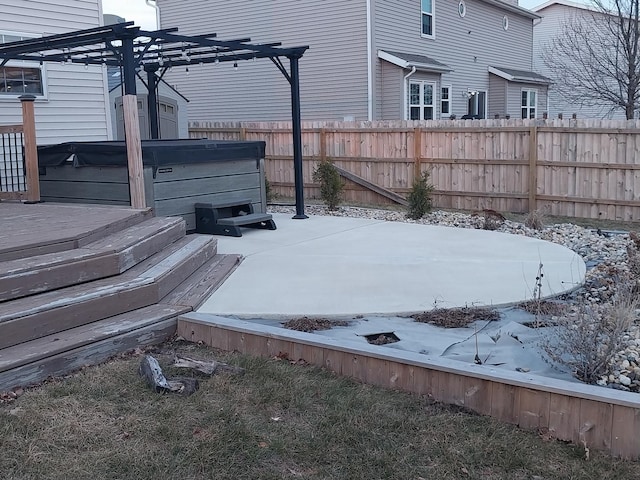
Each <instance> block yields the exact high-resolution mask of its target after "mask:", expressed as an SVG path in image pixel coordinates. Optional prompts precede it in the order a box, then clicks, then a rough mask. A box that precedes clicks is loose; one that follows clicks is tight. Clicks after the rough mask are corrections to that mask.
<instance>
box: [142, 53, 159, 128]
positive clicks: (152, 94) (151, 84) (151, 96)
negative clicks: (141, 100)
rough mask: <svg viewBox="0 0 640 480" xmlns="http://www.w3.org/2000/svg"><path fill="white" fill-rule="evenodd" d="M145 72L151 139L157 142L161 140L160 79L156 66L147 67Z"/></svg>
mask: <svg viewBox="0 0 640 480" xmlns="http://www.w3.org/2000/svg"><path fill="white" fill-rule="evenodd" d="M144 70H145V71H146V72H147V90H148V95H147V103H148V108H149V129H150V130H151V132H150V133H151V138H152V139H154V140H157V139H159V138H160V123H159V121H158V95H157V92H158V77H157V75H156V71H157V67H156V66H155V65H145V67H144Z"/></svg>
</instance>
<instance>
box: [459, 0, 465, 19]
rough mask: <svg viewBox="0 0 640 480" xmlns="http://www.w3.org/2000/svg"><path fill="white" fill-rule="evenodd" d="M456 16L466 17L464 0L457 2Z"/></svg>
mask: <svg viewBox="0 0 640 480" xmlns="http://www.w3.org/2000/svg"><path fill="white" fill-rule="evenodd" d="M458 15H460V18H464V17H466V15H467V4H466V3H465V1H464V0H460V1H459V2H458Z"/></svg>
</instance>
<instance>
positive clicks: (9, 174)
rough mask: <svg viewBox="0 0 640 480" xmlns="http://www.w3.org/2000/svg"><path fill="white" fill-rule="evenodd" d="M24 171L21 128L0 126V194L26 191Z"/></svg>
mask: <svg viewBox="0 0 640 480" xmlns="http://www.w3.org/2000/svg"><path fill="white" fill-rule="evenodd" d="M25 170H26V166H25V156H24V134H23V131H22V126H21V125H12V126H0V192H2V193H8V192H24V191H26V190H27V181H26V176H25Z"/></svg>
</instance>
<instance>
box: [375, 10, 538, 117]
mask: <svg viewBox="0 0 640 480" xmlns="http://www.w3.org/2000/svg"><path fill="white" fill-rule="evenodd" d="M465 3H466V10H467V11H466V15H465V16H464V17H460V15H459V14H458V2H447V1H442V0H434V8H435V17H434V30H435V38H433V39H431V38H423V37H422V36H421V23H420V2H418V1H415V2H414V1H412V2H408V1H406V0H376V1H375V15H374V21H375V28H374V32H375V37H374V51H377V50H379V49H381V50H385V49H389V50H395V51H401V52H407V53H414V54H419V55H426V56H429V57H431V58H433V59H435V60H437V61H439V62H442V63H445V64H447V65H449V66H450V67H451V68H452V70H453V71H452V72H450V73H445V74H443V75H442V79H441V81H442V84H449V85H452V93H451V97H452V113H454V114H455V115H457V116H458V118H459V117H460V116H462V115H464V114H466V113H467V97H466V95H463V93H466V92H467V91H468V90H472V91H486V92H487V94H488V95H490V92H489V74H488V72H487V69H488V67H489V66H504V67H510V68H515V69H522V70H532V69H533V64H532V55H531V45H532V41H533V21H532V19H531V18H527V17H524V16H522V15H518V14H516V13H514V12H507V11H506V10H503V9H501V8H498V7H495V6H492V5H489V4H487V3H484V2H481V1H479V0H465ZM504 15H507V17H508V19H509V28H508V30H506V31H505V30H504V29H503V27H502V21H503V17H504ZM376 61H377V62H379V61H381V60H379V59H376ZM376 80H378V77H376ZM375 91H378V90H377V85H376V90H375ZM512 115H513V113H512Z"/></svg>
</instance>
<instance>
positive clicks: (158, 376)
mask: <svg viewBox="0 0 640 480" xmlns="http://www.w3.org/2000/svg"><path fill="white" fill-rule="evenodd" d="M138 373H139V374H140V376H141V377H143V378H144V379H145V380H146V382H147V384H148V385H149V386H150V387H151V388H153V389H154V390H155V391H156V392H158V393H165V392H173V393H180V394H182V395H191V394H192V393H194V392H195V391H196V390H198V387H199V384H198V380H196V379H194V378H174V379H171V380H168V379H167V378H166V377H165V376H164V373H162V368H161V367H160V364H159V363H158V361H157V360H156V359H155V358H153V357H152V356H151V355H145V356H144V357H143V358H142V360H141V362H140V367H139V369H138Z"/></svg>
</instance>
